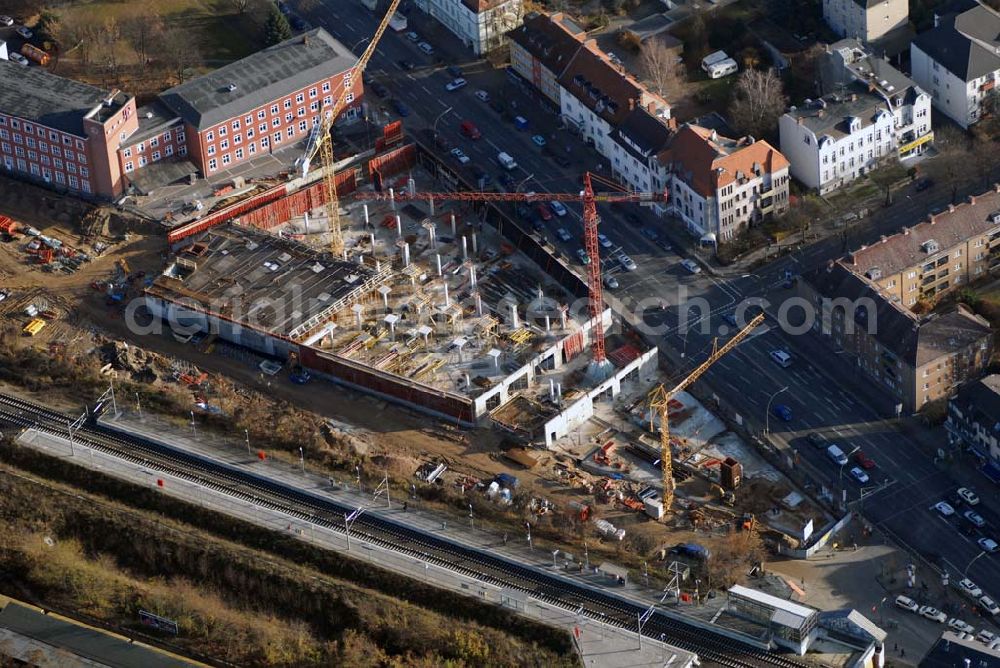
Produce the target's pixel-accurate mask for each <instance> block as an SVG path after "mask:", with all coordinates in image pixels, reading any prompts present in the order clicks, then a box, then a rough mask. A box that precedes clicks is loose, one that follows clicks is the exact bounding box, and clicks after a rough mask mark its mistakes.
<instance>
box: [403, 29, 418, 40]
mask: <svg viewBox="0 0 1000 668" xmlns="http://www.w3.org/2000/svg"><path fill="white" fill-rule="evenodd" d="M406 39H408V40H410V41H411V42H414V43H416V42H419V41H420V35H418V34H417V33H415V32H413V31H412V30H411V31H410V32H408V33H406Z"/></svg>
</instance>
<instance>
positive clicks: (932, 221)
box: [930, 213, 937, 225]
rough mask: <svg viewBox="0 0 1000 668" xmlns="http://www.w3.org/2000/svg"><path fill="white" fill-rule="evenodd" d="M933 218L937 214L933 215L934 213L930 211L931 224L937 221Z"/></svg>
mask: <svg viewBox="0 0 1000 668" xmlns="http://www.w3.org/2000/svg"><path fill="white" fill-rule="evenodd" d="M935 218H937V216H935V215H934V214H933V213H932V214H931V219H930V223H931V225H933V224H934V223H936V222H937V221H936V220H935Z"/></svg>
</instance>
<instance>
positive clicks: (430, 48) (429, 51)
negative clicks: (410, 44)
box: [417, 42, 434, 56]
mask: <svg viewBox="0 0 1000 668" xmlns="http://www.w3.org/2000/svg"><path fill="white" fill-rule="evenodd" d="M417 48H418V49H420V50H421V51H423V52H424V53H426V54H427V55H428V56H431V55H433V54H434V47H433V46H431V45H430V44H428V43H427V42H420V43H419V44H417Z"/></svg>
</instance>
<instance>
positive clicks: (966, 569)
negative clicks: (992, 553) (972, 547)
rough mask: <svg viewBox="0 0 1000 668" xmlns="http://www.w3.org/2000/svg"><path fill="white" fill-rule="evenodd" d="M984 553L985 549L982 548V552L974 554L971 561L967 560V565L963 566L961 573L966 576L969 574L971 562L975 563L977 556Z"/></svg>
mask: <svg viewBox="0 0 1000 668" xmlns="http://www.w3.org/2000/svg"><path fill="white" fill-rule="evenodd" d="M984 554H986V550H983V551H982V552H980V553H979V554H977V555H976V556H974V557H973V558H972V561H970V562H969V565H968V566H966V567H965V570H964V571H962V575H964V576H966V577H968V575H969V569H970V568H972V564H974V563H976V559H978V558H979V557H981V556H983V555H984Z"/></svg>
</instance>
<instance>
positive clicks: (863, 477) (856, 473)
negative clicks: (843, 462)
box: [850, 466, 869, 485]
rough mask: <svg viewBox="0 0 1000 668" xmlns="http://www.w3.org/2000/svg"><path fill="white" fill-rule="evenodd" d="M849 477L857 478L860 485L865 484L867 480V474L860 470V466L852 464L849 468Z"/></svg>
mask: <svg viewBox="0 0 1000 668" xmlns="http://www.w3.org/2000/svg"><path fill="white" fill-rule="evenodd" d="M850 474H851V477H852V478H854V479H855V480H857V481H858V482H859V483H861V484H862V485H864V484H866V483H867V482H868V480H869V478H868V474H867V473H865V472H864V471H863V470H861V467H860V466H854V467H852V468H851V470H850Z"/></svg>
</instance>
